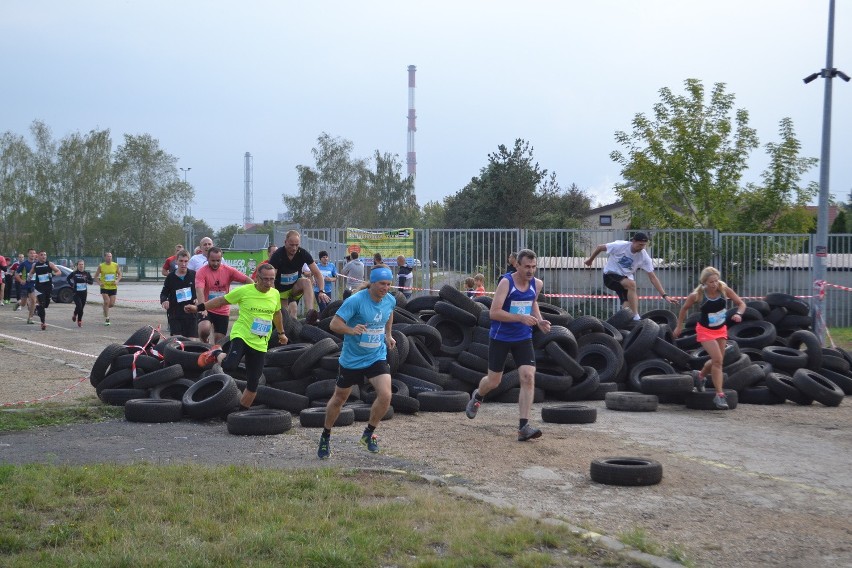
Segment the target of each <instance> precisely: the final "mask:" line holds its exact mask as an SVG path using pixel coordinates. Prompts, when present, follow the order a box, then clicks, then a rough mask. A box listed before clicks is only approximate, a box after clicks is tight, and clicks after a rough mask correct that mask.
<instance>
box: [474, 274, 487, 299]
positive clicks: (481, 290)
mask: <svg viewBox="0 0 852 568" xmlns="http://www.w3.org/2000/svg"><path fill="white" fill-rule="evenodd" d="M473 282H474V284H475V286H476V290H474V292H473V295H474V297H476V298H479V297H480V296H484V295H485V275H483V274H477V275H476V276H474V277H473Z"/></svg>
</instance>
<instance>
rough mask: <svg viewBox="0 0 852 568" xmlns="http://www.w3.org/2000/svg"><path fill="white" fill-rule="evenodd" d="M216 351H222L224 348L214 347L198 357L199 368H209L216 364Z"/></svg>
mask: <svg viewBox="0 0 852 568" xmlns="http://www.w3.org/2000/svg"><path fill="white" fill-rule="evenodd" d="M214 351H222V348H221V347H220V346H218V345H214V346H213V347H211V348H210V349H208V350H207V351H205V352H204V353H202V354H200V355H199V356H198V366H199V367H209V366H210V365H212V364H213V363H215V362H216V354H215V353H214Z"/></svg>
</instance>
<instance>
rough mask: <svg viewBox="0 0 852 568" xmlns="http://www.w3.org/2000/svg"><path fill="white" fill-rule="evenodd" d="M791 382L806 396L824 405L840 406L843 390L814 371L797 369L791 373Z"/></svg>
mask: <svg viewBox="0 0 852 568" xmlns="http://www.w3.org/2000/svg"><path fill="white" fill-rule="evenodd" d="M793 384H794V385H796V388H798V389H799V390H800V391H802V392H803V393H805V395H806V396H809V397H811V398H813V399H814V400H815V401H817V402H819V403H820V404H824V405H825V406H840V403H841V402H843V397H844V394H843V390H842V389H841V388H840V387H839V386H837V385H836V384H834V383H833V382H832V381H830V380H828V379H826V378H825V377H823V376H822V375H820V374H819V373H817V372H816V371H811V370H810V369H799V370H798V371H796V372H795V373H793Z"/></svg>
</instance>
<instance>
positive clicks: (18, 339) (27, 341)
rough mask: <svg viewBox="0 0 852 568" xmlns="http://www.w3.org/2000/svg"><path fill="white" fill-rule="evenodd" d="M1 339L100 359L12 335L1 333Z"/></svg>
mask: <svg viewBox="0 0 852 568" xmlns="http://www.w3.org/2000/svg"><path fill="white" fill-rule="evenodd" d="M0 337H3V338H5V339H11V340H12V341H20V342H21V343H29V344H30V345H37V346H38V347H47V348H49V349H55V350H56V351H63V352H65V353H73V354H74V355H83V356H84V357H91V358H92V359H97V358H98V356H97V355H89V354H88V353H83V352H82V351H72V350H71V349H63V348H62V347H56V346H55V345H48V344H46V343H39V342H37V341H30V340H29V339H22V338H20V337H14V336H12V335H6V334H5V333H0Z"/></svg>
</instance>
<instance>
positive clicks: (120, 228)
mask: <svg viewBox="0 0 852 568" xmlns="http://www.w3.org/2000/svg"><path fill="white" fill-rule="evenodd" d="M113 175H114V180H115V183H116V192H115V197H114V200H113V203H112V206H113V208H114V210H115V213H118V219H116V218H115V215H114V214H111V215H108V216H106V219H107V220H108V221H109V223H108V226H109V227H110V228H111V229H112V230H113V231H114V232H115V233H114V234H115V235H116V240H117V243H120V245H121V246H123V247H126V248H124V249H120V250H119V252H123V253H124V254H125V255H127V256H155V255H157V253H158V251H159V250H160V247H161V242H160V240H161V236H160V233H159V227H160V226H161V225H162V224H163V223H164V222H173V223H176V222H177V219H178V217H179V215H181V214H182V213H183V211H184V207H185V204H186V203H187V202H191V201H192V198H193V190H192V188H191V186H189V184H184V183H183V182H182V181H181V180H180V178H179V177H178V173H177V158H176V157H174V156H172V155H171V154H169V153H167V152H166V151H165V150H163V149H162V148H160V143H159V141H158V140H157V139H155V138H153V137H152V136H151V135H149V134H140V135H129V134H125V135H124V144H122V145H120V146H119V147H118V149H117V150H116V153H115V159H114V163H113ZM116 222H118V223H119V224H118V225H115V223H116ZM209 234H212V230H210V233H209ZM116 248H117V247H116Z"/></svg>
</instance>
